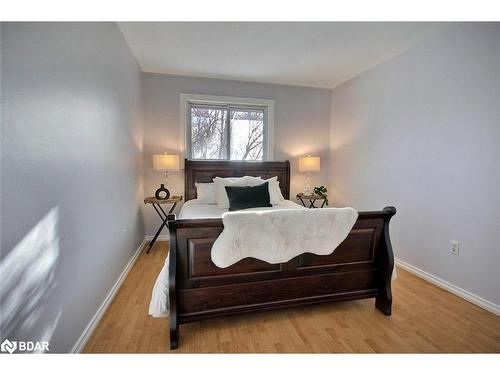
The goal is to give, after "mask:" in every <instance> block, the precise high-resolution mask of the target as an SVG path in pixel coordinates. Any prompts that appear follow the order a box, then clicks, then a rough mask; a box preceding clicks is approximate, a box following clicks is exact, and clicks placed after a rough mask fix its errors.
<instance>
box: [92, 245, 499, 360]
mask: <svg viewBox="0 0 500 375" xmlns="http://www.w3.org/2000/svg"><path fill="white" fill-rule="evenodd" d="M167 246H168V244H167V243H166V242H157V243H156V244H155V246H154V247H153V249H152V250H151V253H150V254H145V253H144V252H142V253H141V255H140V256H139V259H138V260H137V262H136V264H135V265H134V267H133V269H132V270H131V271H130V273H129V275H128V277H127V279H126V280H125V282H124V284H123V285H122V287H121V289H120V290H119V292H118V294H117V295H116V297H115V299H114V301H113V302H112V304H111V306H110V308H109V309H108V311H107V312H106V314H105V315H104V317H103V319H102V320H101V322H100V324H99V325H98V327H97V329H96V330H95V332H94V334H93V336H92V337H91V338H90V340H89V342H88V344H87V346H86V347H85V350H84V352H87V353H168V352H170V350H169V348H168V318H163V319H158V318H152V317H150V316H148V315H147V311H148V307H149V300H150V296H151V290H152V287H153V284H154V282H155V280H156V277H157V276H158V273H159V272H160V269H161V267H162V265H163V263H164V260H165V256H166V254H167V251H168V250H167ZM397 272H398V278H397V280H395V281H394V282H393V300H394V302H393V313H392V316H391V317H386V316H384V315H383V314H382V313H380V312H379V311H378V310H376V309H375V306H374V304H375V300H374V299H368V300H361V301H352V302H340V303H332V304H327V305H321V306H309V307H302V308H294V309H288V310H281V311H273V312H262V313H255V314H248V315H242V316H234V317H229V318H220V319H213V320H207V321H203V322H197V323H191V324H187V325H181V327H180V333H181V336H180V340H181V341H180V345H179V349H177V350H175V351H173V352H175V353H353V352H355V353H449V352H453V353H469V352H473V353H474V352H493V353H499V352H500V317H498V316H495V315H494V314H492V313H489V312H487V311H485V310H483V309H481V308H479V307H477V306H475V305H473V304H470V303H469V302H466V301H464V300H462V299H461V298H458V297H456V296H454V295H452V294H450V293H448V292H446V291H444V290H442V289H440V288H438V287H436V286H434V285H432V284H430V283H428V282H426V281H424V280H422V279H420V278H418V277H416V276H414V275H412V274H410V273H408V272H406V271H404V270H401V269H398V271H397Z"/></svg>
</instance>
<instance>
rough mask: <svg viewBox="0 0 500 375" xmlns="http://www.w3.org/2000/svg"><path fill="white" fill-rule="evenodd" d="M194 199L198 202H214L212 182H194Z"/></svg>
mask: <svg viewBox="0 0 500 375" xmlns="http://www.w3.org/2000/svg"><path fill="white" fill-rule="evenodd" d="M194 186H196V199H197V200H198V201H199V203H205V204H216V203H217V201H216V200H215V187H214V183H213V182H208V183H205V182H196V183H195V184H194Z"/></svg>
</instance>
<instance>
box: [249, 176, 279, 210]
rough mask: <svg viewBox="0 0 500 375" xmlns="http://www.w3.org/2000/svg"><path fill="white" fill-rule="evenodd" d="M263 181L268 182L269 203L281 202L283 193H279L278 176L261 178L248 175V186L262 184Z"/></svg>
mask: <svg viewBox="0 0 500 375" xmlns="http://www.w3.org/2000/svg"><path fill="white" fill-rule="evenodd" d="M264 182H268V183H269V198H270V200H271V204H273V205H274V204H280V203H283V201H284V200H285V198H284V197H283V194H281V189H280V183H279V181H278V176H274V177H271V178H268V179H267V180H263V179H262V178H260V177H250V176H248V186H257V185H260V184H263V183H264Z"/></svg>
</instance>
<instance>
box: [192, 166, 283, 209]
mask: <svg viewBox="0 0 500 375" xmlns="http://www.w3.org/2000/svg"><path fill="white" fill-rule="evenodd" d="M184 168H185V171H184V172H185V185H184V196H185V200H186V201H188V200H190V199H195V198H196V187H195V186H194V184H195V182H212V180H213V178H214V177H242V176H255V177H262V178H263V179H267V178H271V177H274V176H278V181H279V183H280V189H281V193H282V194H283V197H285V199H290V162H289V161H288V160H287V161H228V160H214V161H212V160H210V161H206V160H187V159H186V160H185V163H184Z"/></svg>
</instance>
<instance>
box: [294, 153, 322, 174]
mask: <svg viewBox="0 0 500 375" xmlns="http://www.w3.org/2000/svg"><path fill="white" fill-rule="evenodd" d="M319 170H320V157H319V156H311V155H307V156H304V157H302V158H299V171H300V172H319Z"/></svg>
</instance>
